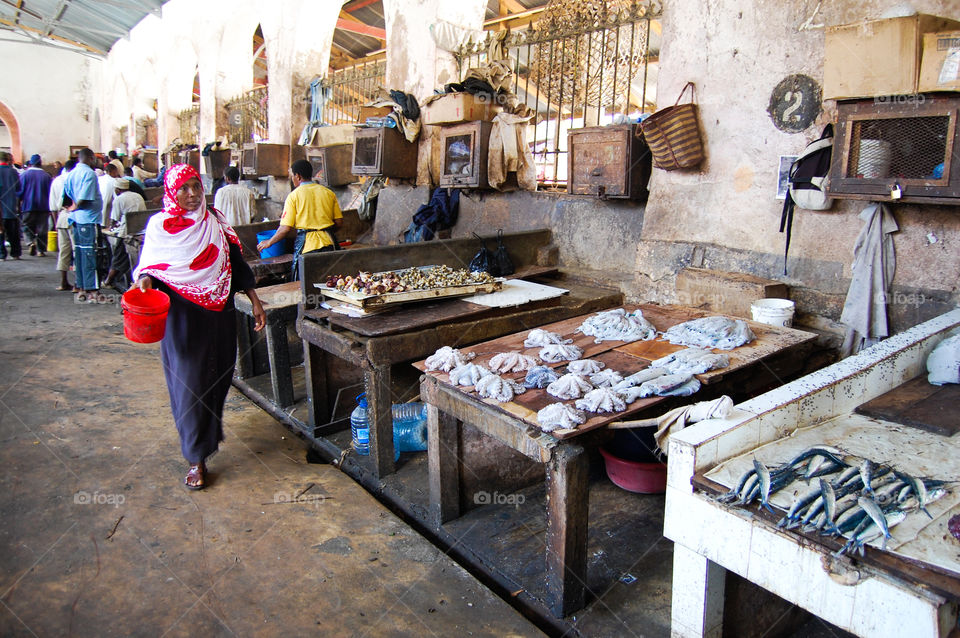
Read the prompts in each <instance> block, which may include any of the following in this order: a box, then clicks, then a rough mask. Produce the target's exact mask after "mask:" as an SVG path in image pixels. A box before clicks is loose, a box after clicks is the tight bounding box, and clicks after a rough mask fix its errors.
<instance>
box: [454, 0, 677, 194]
mask: <svg viewBox="0 0 960 638" xmlns="http://www.w3.org/2000/svg"><path fill="white" fill-rule="evenodd" d="M661 13H662V7H661V5H660V3H659V2H658V1H656V0H647V1H642V2H640V1H635V0H606V1H605V0H551V2H550V4H548V5H547V8H546V9H545V11H544V12H543V13H542V14H541V16H540V19H539V20H538V21H537V22H536V23H535V24H533V25H531V26H530V27H529V28H527V29H525V30H523V31H518V32H513V33H510V34H509V35H508V36H507V37H506V39H505V40H504V41H503V50H504V52H505V54H506V56H507V57H508V58H509V59H510V61H511V62H512V65H513V71H514V81H513V87H512V91H513V92H514V93H515V94H516V95H517V96H518V97H519V99H520V102H521V103H524V104H526V105H527V106H529V107H530V108H531V109H533V110H534V111H535V112H536V117H535V118H534V119H533V120H531V122H534V123H535V126H533V127H531V129H532V130H531V133H530V134H529V137H530V138H531V139H530V147H531V149H532V151H533V156H534V162H535V163H536V166H537V181H538V183H539V184H540V187H541V188H543V189H551V188H560V187H562V186H565V184H566V181H567V153H568V149H567V131H568V130H570V129H575V128H581V127H587V126H601V125H604V124H609V123H612V122H614V120H615V117H616V116H624V117H628V118H631V119H633V118H636V117H637V116H639V115H640V114H642V113H644V112H648V113H649V112H652V111H653V110H655V108H656V96H655V95H654V94H653V93H654V91H653V90H652V89H648V84H654V79H655V77H654V76H653V73H654V72H655V71H652V70H651V68H650V65H651V64H655V63H657V62H658V61H659V58H658V56H659V17H660V15H661ZM491 44H494V36H493V34H492V33H490V32H488V34H487V38H486V39H485V40H481V41H480V42H468V43H467V44H466V45H464V46H462V47H460V48H459V49H458V50H457V51H456V52H455V54H454V55H455V56H456V58H457V63H458V66H459V71H460V77H461V78H463V77H465V75H466V74H467V72H468V71H469V69H471V68H473V67H477V66H480V65H482V64H484V63H485V62H486V61H487V60H488V58H489V51H490V49H491Z"/></svg>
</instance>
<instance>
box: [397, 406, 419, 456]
mask: <svg viewBox="0 0 960 638" xmlns="http://www.w3.org/2000/svg"><path fill="white" fill-rule="evenodd" d="M392 412H393V442H394V445H395V446H396V447H397V449H398V450H400V451H401V452H423V451H424V450H426V449H427V406H426V405H424V404H423V403H395V404H394V405H393V407H392Z"/></svg>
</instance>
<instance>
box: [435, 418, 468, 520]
mask: <svg viewBox="0 0 960 638" xmlns="http://www.w3.org/2000/svg"><path fill="white" fill-rule="evenodd" d="M427 458H428V465H429V473H430V518H431V519H432V521H433V524H434V525H435V526H436V527H440V526H441V525H443V524H444V523H446V522H447V521H452V520H453V519H455V518H459V517H460V462H461V460H460V422H459V421H458V420H457V419H455V418H454V417H452V416H450V415H449V414H447V413H446V412H441V411H440V410H438V409H437V408H436V407H435V406H432V405H429V404H427Z"/></svg>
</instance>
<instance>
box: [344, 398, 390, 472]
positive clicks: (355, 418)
mask: <svg viewBox="0 0 960 638" xmlns="http://www.w3.org/2000/svg"><path fill="white" fill-rule="evenodd" d="M394 427H396V426H394ZM350 445H351V446H352V447H353V450H354V451H355V452H356V453H357V454H360V455H361V456H367V455H369V454H370V419H369V417H368V414H367V393H366V392H364V393H363V394H361V395H360V396H358V397H357V407H355V408H354V409H353V412H351V413H350ZM399 459H400V446H399V445H397V433H396V429H394V433H393V460H394V461H397V460H399Z"/></svg>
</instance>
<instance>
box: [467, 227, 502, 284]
mask: <svg viewBox="0 0 960 638" xmlns="http://www.w3.org/2000/svg"><path fill="white" fill-rule="evenodd" d="M473 236H474V237H476V238H477V239H479V240H480V250H479V251H478V252H477V254H476V255H474V256H473V259H471V260H470V272H480V271H483V272H486V273H490V274H491V275H493V276H496V273H495V272H493V270H494V259H493V253H492V252H490V250H489V249H488V248H487V244H486V243H485V242H484V241H483V238H482V237H480V235H478V234H476V233H473Z"/></svg>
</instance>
